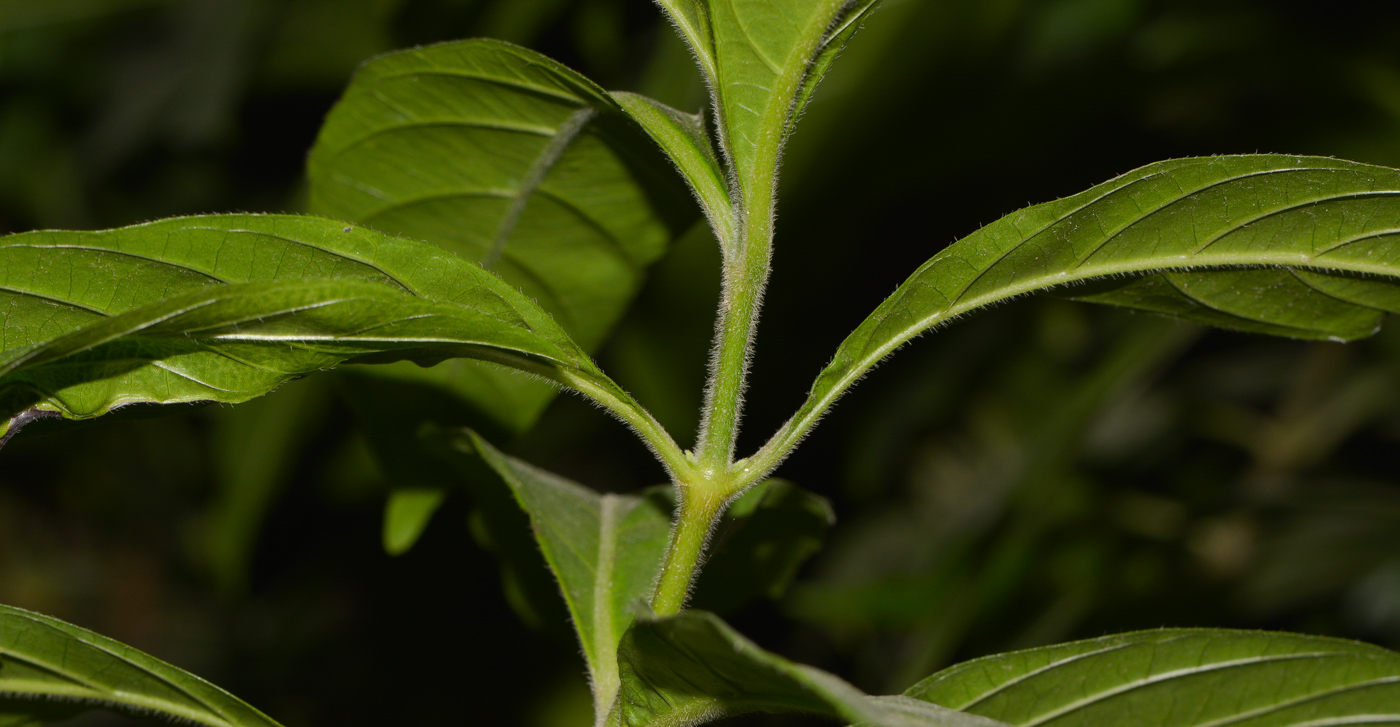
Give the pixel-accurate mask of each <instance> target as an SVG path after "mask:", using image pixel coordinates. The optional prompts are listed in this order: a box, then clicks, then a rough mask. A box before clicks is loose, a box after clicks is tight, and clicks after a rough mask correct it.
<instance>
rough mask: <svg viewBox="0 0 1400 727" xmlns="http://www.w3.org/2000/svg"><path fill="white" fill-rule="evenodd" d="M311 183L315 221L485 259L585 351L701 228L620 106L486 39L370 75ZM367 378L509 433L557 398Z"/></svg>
mask: <svg viewBox="0 0 1400 727" xmlns="http://www.w3.org/2000/svg"><path fill="white" fill-rule="evenodd" d="M308 182H309V188H310V201H309V204H310V209H311V211H312V212H313V213H315V214H321V215H325V216H328V217H333V218H336V219H344V220H350V221H354V222H356V223H361V224H365V225H368V226H370V227H373V228H374V229H377V230H381V231H384V232H387V233H391V234H395V235H400V236H403V237H409V238H412V239H417V240H423V241H426V242H429V243H432V244H434V245H437V246H439V247H442V248H444V249H446V250H450V251H452V252H454V253H456V254H457V255H459V256H461V257H463V258H465V259H468V260H473V261H476V262H479V263H481V264H482V265H483V266H485V267H487V268H489V269H491V270H493V271H495V272H496V273H498V274H499V275H500V276H501V278H502V279H504V280H505V281H507V282H508V283H510V284H512V285H514V286H516V287H517V288H519V289H520V290H522V291H524V292H525V294H526V295H528V296H529V297H531V298H533V299H534V300H536V301H538V302H539V304H540V305H541V306H542V307H543V308H544V309H545V310H546V311H548V312H549V313H550V314H551V315H552V316H553V317H554V318H555V319H556V320H557V321H558V322H559V323H560V325H562V326H563V328H564V329H565V330H566V331H567V332H568V333H569V334H570V336H572V337H573V338H574V340H576V341H577V342H578V343H579V344H580V346H581V347H582V348H583V349H584V350H585V351H590V352H591V351H593V350H595V349H596V348H597V346H598V345H599V344H600V343H601V342H602V340H603V339H604V337H605V336H606V335H607V333H608V331H610V330H611V329H612V327H613V325H614V324H615V323H616V322H617V320H618V319H619V317H620V316H621V314H622V312H623V311H624V310H625V308H626V305H627V304H628V303H629V302H630V300H631V299H632V297H633V296H634V295H635V293H636V292H637V290H638V289H639V287H640V285H641V282H642V279H643V275H644V271H645V269H646V267H647V266H648V265H650V264H651V263H652V262H654V261H655V260H657V259H658V258H659V257H660V256H661V255H662V254H664V252H665V251H666V249H667V246H668V244H669V243H670V241H671V240H673V239H674V238H675V237H677V236H678V235H679V234H680V233H681V232H683V231H684V230H685V229H686V228H687V227H688V226H689V225H690V223H691V222H692V221H693V220H694V219H695V217H696V210H695V206H694V203H693V202H692V201H691V199H690V196H689V195H688V194H687V193H686V191H685V188H684V185H682V184H681V183H680V180H679V179H677V177H676V175H675V173H674V171H673V169H672V165H671V164H670V163H669V162H668V161H667V160H666V158H665V156H664V155H663V154H661V153H660V152H659V150H658V149H657V148H656V144H655V143H654V142H653V141H652V140H651V139H649V138H648V137H647V135H646V134H645V133H644V132H643V130H642V129H641V128H640V127H639V126H638V125H637V124H636V123H634V122H633V121H632V120H631V118H630V117H629V116H628V114H627V113H626V112H625V111H624V110H623V109H622V107H621V106H619V105H618V103H617V102H616V101H615V100H614V99H613V98H612V97H611V96H609V95H608V94H607V93H605V92H604V91H602V90H601V89H599V88H598V87H597V86H596V85H594V84H593V83H592V82H591V81H589V80H588V79H586V78H584V77H583V76H581V75H579V74H577V73H575V72H574V71H572V70H570V69H568V68H566V67H564V66H562V65H560V64H559V63H557V62H555V61H553V60H550V59H549V58H546V57H544V56H542V55H540V54H538V53H535V52H534V51H530V50H528V49H524V48H520V47H518V46H514V45H511V44H509V43H505V42H502V41H496V40H490V39H475V40H467V41H460V42H451V43H443V44H440V45H434V46H429V47H425V48H418V49H412V50H406V51H400V52H396V53H391V54H388V55H385V56H381V57H379V58H376V59H374V60H372V61H370V62H369V63H367V64H366V65H365V66H364V67H362V68H361V69H360V70H359V72H358V73H357V74H356V75H355V78H354V79H353V80H352V82H351V84H350V86H349V87H348V89H347V90H346V93H345V95H344V97H343V98H342V99H341V100H340V102H339V103H337V104H336V106H335V108H334V109H332V111H331V113H330V114H329V116H328V117H327V119H326V123H325V125H324V126H323V127H322V129H321V132H320V135H319V137H318V138H317V141H316V145H315V147H314V148H313V149H312V152H311V155H310V158H309V160H308ZM361 373H362V374H363V375H365V376H380V375H391V376H393V377H394V378H396V379H397V380H400V381H402V380H405V379H415V380H417V381H419V382H420V383H422V384H424V385H426V386H432V387H436V388H438V389H440V390H443V391H447V392H452V393H453V394H454V395H455V396H456V397H457V398H459V399H461V400H463V401H464V402H466V403H467V404H469V405H470V406H472V407H474V408H475V409H476V410H479V411H480V412H482V413H484V414H485V415H486V416H488V417H489V418H491V419H492V420H494V421H493V423H494V424H495V425H496V426H497V427H501V428H504V429H505V430H507V431H509V432H512V433H518V432H520V431H523V430H524V429H527V428H528V427H529V426H531V425H532V424H533V422H534V420H535V419H536V418H538V416H539V414H540V413H541V412H542V411H543V408H544V406H545V404H547V403H548V402H549V401H550V399H552V398H553V396H554V389H552V388H551V387H548V386H545V385H543V384H540V383H539V382H532V381H529V380H526V379H521V378H520V377H510V376H508V375H505V374H503V373H502V372H500V371H498V370H495V369H492V368H490V367H483V366H481V365H480V364H477V363H474V362H456V363H454V364H453V365H452V366H450V367H447V368H445V369H444V370H443V371H437V372H424V371H418V370H415V369H408V368H406V367H402V366H398V367H393V370H383V369H380V368H378V367H376V368H375V369H372V370H364V371H362V372H361ZM439 423H441V424H454V423H461V422H439ZM409 428H410V429H412V428H413V427H412V426H409Z"/></svg>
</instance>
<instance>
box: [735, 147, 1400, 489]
mask: <svg viewBox="0 0 1400 727" xmlns="http://www.w3.org/2000/svg"><path fill="white" fill-rule="evenodd" d="M1397 239H1400V171H1397V170H1394V169H1388V168H1385V167H1376V166H1369V165H1365V164H1357V163H1354V162H1347V161H1341V160H1337V159H1325V158H1317V157H1294V156H1277V155H1254V156H1227V157H1212V158H1200V159H1181V160H1175V161H1167V162H1160V163H1157V164H1152V165H1149V166H1146V167H1143V168H1142V169H1139V170H1137V171H1134V172H1131V173H1129V174H1126V175H1124V176H1122V177H1119V178H1117V179H1114V180H1112V181H1110V182H1107V183H1105V184H1101V185H1099V186H1097V187H1094V188H1093V189H1090V190H1089V191H1087V192H1084V193H1082V194H1078V195H1075V196H1073V197H1068V198H1065V199H1062V200H1059V201H1056V202H1051V203H1048V204H1042V205H1037V206H1035V207H1030V208H1027V209H1025V210H1022V211H1020V212H1017V213H1014V214H1012V215H1008V216H1006V217H1003V218H1002V219H1000V220H997V221H996V222H993V223H992V224H990V225H988V226H986V227H984V228H982V229H981V230H978V231H977V232H975V233H973V234H972V235H969V236H968V237H966V238H964V239H962V240H959V241H958V242H956V243H954V244H952V245H950V246H949V247H947V248H946V249H944V250H943V251H942V252H940V253H938V254H937V255H935V256H934V257H933V258H932V259H931V260H929V261H928V262H927V263H925V264H924V265H923V266H922V267H920V268H919V269H918V270H917V271H916V272H915V273H914V274H913V275H912V276H910V278H909V279H908V280H907V281H905V282H904V284H903V285H901V286H900V287H899V289H898V290H896V291H895V292H894V294H893V295H891V296H890V297H889V298H887V299H886V300H885V301H884V302H883V303H881V304H880V307H879V308H877V309H876V310H875V312H874V313H873V314H871V316H870V317H869V318H867V319H866V320H865V322H863V323H862V324H861V325H860V326H859V327H858V328H857V329H856V330H855V332H853V333H852V334H851V335H850V336H848V337H847V338H846V340H845V341H844V342H843V343H842V344H841V347H840V348H839V349H838V350H837V352H836V355H835V357H834V358H833V360H832V362H831V364H830V365H828V366H827V367H826V369H825V370H824V371H822V373H821V375H820V376H818V378H817V381H816V383H815V384H814V385H813V387H812V390H811V393H810V394H809V397H808V400H807V402H806V403H805V404H804V405H803V407H802V409H801V410H800V411H799V412H798V413H797V415H796V416H795V417H794V418H793V419H792V420H791V421H790V422H789V423H788V424H787V425H786V426H785V427H784V428H783V430H782V431H780V432H779V433H778V435H777V436H775V437H774V440H773V441H772V442H770V443H769V445H767V446H766V447H765V449H766V452H765V456H764V458H762V459H763V460H764V462H765V464H766V463H767V462H768V461H771V460H769V459H768V458H769V457H771V456H772V455H773V454H775V453H783V452H786V451H788V449H790V448H791V446H792V445H793V444H795V443H796V441H797V439H798V438H800V437H801V435H802V434H803V433H805V432H806V431H807V430H808V429H810V428H811V426H812V425H813V424H814V423H815V421H816V419H817V418H818V417H819V416H820V415H821V413H822V412H823V411H825V410H826V409H827V408H828V407H830V406H831V404H832V403H833V402H834V401H835V400H836V398H837V397H839V396H840V395H841V394H842V393H844V392H845V391H846V389H848V388H849V387H850V386H851V385H852V384H854V383H855V382H856V381H857V380H859V378H860V377H861V376H863V375H865V373H866V372H867V371H869V370H870V369H871V367H873V366H874V365H875V364H877V363H878V362H879V361H880V360H881V359H883V358H884V357H885V356H887V355H889V354H890V353H891V352H893V351H894V350H895V349H897V348H899V347H900V346H902V345H904V344H905V343H907V342H908V341H909V340H910V339H912V338H914V337H915V336H917V335H919V334H921V333H923V332H924V331H927V330H929V329H930V328H933V327H935V326H938V325H941V324H945V323H948V322H949V321H952V320H953V319H955V318H957V317H958V316H961V315H964V314H966V313H969V312H971V311H974V310H977V309H978V308H982V307H984V306H988V305H992V304H995V303H998V302H1000V301H1004V300H1007V299H1010V298H1013V297H1015V296H1018V295H1024V294H1027V293H1032V292H1036V291H1040V290H1046V289H1050V288H1062V289H1063V292H1064V293H1066V294H1067V295H1069V296H1070V297H1073V298H1077V299H1079V300H1086V301H1092V302H1098V303H1107V304H1112V305H1121V306H1127V307H1131V308H1137V309H1140V310H1148V311H1154V312H1158V313H1165V314H1168V315H1172V316H1175V317H1178V318H1183V319H1186V320H1191V321H1196V322H1201V323H1208V324H1211V325H1216V326H1222V327H1226V328H1233V329H1236V330H1242V331H1252V332H1258V333H1269V334H1274V335H1282V336H1289V337H1293V338H1309V339H1331V340H1351V339H1355V338H1361V337H1364V336H1368V335H1370V334H1372V333H1374V332H1375V331H1376V330H1377V327H1378V326H1379V324H1380V320H1381V318H1382V317H1383V315H1384V314H1385V313H1386V312H1393V311H1400V287H1397V286H1396V276H1397V275H1400V246H1397V245H1396V244H1395V242H1396V240H1397ZM1086 281H1094V282H1093V284H1090V285H1083V283H1085V282H1086ZM1076 284H1079V285H1076ZM1066 286H1073V287H1066ZM756 476H757V475H756Z"/></svg>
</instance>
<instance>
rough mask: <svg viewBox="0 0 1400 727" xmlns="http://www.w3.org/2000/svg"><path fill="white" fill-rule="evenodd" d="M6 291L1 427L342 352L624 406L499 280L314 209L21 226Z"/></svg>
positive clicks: (235, 386)
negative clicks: (102, 224)
mask: <svg viewBox="0 0 1400 727" xmlns="http://www.w3.org/2000/svg"><path fill="white" fill-rule="evenodd" d="M0 300H3V301H4V304H5V308H4V310H5V317H4V322H5V328H4V333H3V338H0V416H3V421H5V422H6V423H7V424H6V427H5V430H6V431H5V432H4V433H6V434H8V433H10V432H12V431H13V429H14V425H15V424H16V423H23V422H24V421H26V420H28V419H32V418H33V417H34V414H32V413H29V414H26V412H34V411H39V412H58V413H61V414H62V415H63V416H65V417H68V418H70V419H83V418H90V417H95V416H99V415H101V414H104V413H106V412H108V411H110V410H112V409H113V408H115V407H119V406H125V405H128V404H133V403H138V402H152V403H176V402H189V401H219V402H227V403H236V402H241V401H246V400H248V399H251V398H254V397H257V396H261V395H263V394H265V393H267V392H268V391H271V390H272V389H274V388H276V387H277V386H278V385H280V384H281V383H283V382H284V381H286V380H288V379H290V378H293V377H295V376H300V375H304V374H308V373H312V372H315V371H319V370H323V369H326V368H330V367H332V366H335V365H337V364H340V363H342V362H344V361H347V360H388V361H392V360H400V359H409V360H417V361H420V362H422V361H427V362H433V361H438V360H442V359H444V358H451V357H473V358H482V359H486V360H490V361H493V362H496V363H499V364H503V365H506V366H511V367H514V368H519V369H523V370H527V371H529V372H531V373H534V374H537V375H541V376H547V377H551V378H554V379H556V380H560V381H563V380H569V381H571V382H572V383H571V384H570V385H573V386H577V387H581V388H584V389H590V388H592V387H600V388H598V390H597V391H598V393H601V392H603V391H604V390H607V391H608V392H609V393H606V394H602V395H603V396H604V397H605V398H607V397H620V398H616V399H615V401H622V400H624V399H627V398H628V397H627V396H626V394H625V393H622V392H621V390H620V389H618V388H617V387H616V385H614V384H611V383H609V382H608V381H607V379H606V378H605V377H603V376H602V374H601V373H600V372H598V371H597V368H596V367H594V365H593V364H592V362H591V361H590V360H589V358H588V356H587V355H586V354H584V353H583V352H582V351H581V350H579V348H578V347H577V346H576V345H574V344H573V342H572V341H571V340H570V339H569V337H568V336H567V335H566V334H565V333H564V332H563V331H562V330H561V329H560V328H559V326H558V325H556V324H555V323H554V321H553V320H551V319H550V317H549V315H548V314H546V313H545V312H544V311H542V310H540V308H539V307H538V306H536V305H535V304H534V303H533V302H532V301H530V300H529V299H528V298H526V297H525V296H524V295H522V294H521V293H520V292H519V291H517V290H515V289H514V288H512V287H511V286H509V285H508V284H506V283H505V282H503V281H502V280H500V279H499V278H497V277H496V276H494V275H492V274H491V273H490V272H488V271H486V270H483V269H481V268H480V267H479V266H477V265H474V264H472V263H469V262H466V261H464V260H461V259H460V258H457V257H455V256H453V255H451V254H450V253H446V252H444V251H442V250H440V249H438V248H436V247H433V246H431V245H426V244H423V243H417V242H412V241H409V240H402V239H396V238H392V237H388V236H386V235H382V234H379V233H376V232H372V231H369V230H365V229H363V228H358V227H354V226H346V225H345V224H344V223H340V222H333V221H330V220H324V219H319V218H314V217H296V216H279V215H269V216H259V215H226V216H209V217H188V218H177V219H170V220H163V221H160V222H153V223H149V224H145V225H136V226H133V227H125V228H121V229H117V230H106V231H100V232H62V231H41V232H29V233H22V234H18V235H10V236H8V237H4V238H0ZM625 406H634V405H625Z"/></svg>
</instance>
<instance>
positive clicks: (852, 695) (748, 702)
mask: <svg viewBox="0 0 1400 727" xmlns="http://www.w3.org/2000/svg"><path fill="white" fill-rule="evenodd" d="M618 660H619V662H620V664H621V670H622V691H621V693H620V694H619V696H618V701H617V704H616V705H615V707H614V708H613V711H612V713H611V714H610V715H609V718H608V724H609V725H612V726H613V727H621V726H624V725H625V726H627V727H642V726H643V725H653V726H655V725H667V726H668V727H670V726H680V725H693V724H700V723H702V722H708V721H711V720H715V719H719V718H722V717H726V716H732V715H737V714H745V713H749V712H809V713H814V714H819V715H823V716H827V717H832V718H836V719H843V720H847V721H850V722H855V723H858V724H861V725H869V726H870V727H935V726H937V727H963V726H965V727H993V726H994V725H997V724H999V723H998V722H994V721H992V720H989V719H986V718H984V717H978V716H974V715H970V714H964V713H961V712H955V711H952V710H948V709H940V708H936V707H935V708H933V709H929V708H928V707H929V706H932V705H928V704H923V705H920V704H917V703H916V702H914V701H913V700H908V699H901V698H899V697H870V696H868V695H866V694H864V693H862V692H861V691H860V690H858V689H856V688H855V687H853V686H851V685H850V684H847V683H846V682H844V681H842V680H841V679H839V678H837V677H836V676H834V675H832V674H828V673H826V672H824V671H821V670H819V669H814V668H812V667H809V666H805V665H802V664H795V663H793V662H791V661H788V660H787V659H784V658H782V657H780V656H778V655H776V654H772V653H770V652H767V651H764V650H763V649H761V648H759V647H758V646H757V645H755V644H754V643H753V642H752V641H749V640H748V639H746V638H744V637H743V636H742V635H740V634H739V633H738V632H736V631H734V629H732V628H730V627H729V626H728V625H727V624H725V623H724V622H723V621H721V620H720V619H719V618H718V617H717V616H715V615H714V614H711V613H706V612H704V611H694V610H692V611H685V612H683V613H681V614H680V615H678V616H674V617H672V618H668V619H662V620H641V621H638V622H637V624H636V625H635V626H633V627H632V630H631V631H629V632H628V633H627V636H626V638H625V639H624V640H623V642H622V646H621V648H620V649H619V651H618Z"/></svg>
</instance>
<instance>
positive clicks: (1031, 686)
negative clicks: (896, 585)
mask: <svg viewBox="0 0 1400 727" xmlns="http://www.w3.org/2000/svg"><path fill="white" fill-rule="evenodd" d="M905 694H907V695H909V696H911V697H915V698H918V699H922V700H925V701H928V702H932V703H934V704H939V705H942V706H945V707H949V708H951V709H958V710H966V711H968V712H971V713H974V714H980V715H984V716H987V717H991V718H993V719H998V720H1002V721H1003V722H1006V723H1008V724H1012V725H1024V726H1026V727H1029V726H1031V725H1042V724H1048V723H1054V724H1056V725H1063V726H1065V727H1070V726H1072V725H1086V726H1087V725H1110V724H1132V725H1143V726H1144V727H1148V726H1150V727H1177V726H1180V727H1186V726H1187V725H1191V726H1192V727H1197V726H1204V725H1232V726H1236V725H1237V726H1238V727H1264V726H1265V725H1352V724H1400V654H1396V653H1394V652H1391V651H1386V650H1385V649H1381V648H1378V647H1375V646H1370V645H1368V644H1361V643H1357V642H1354V641H1343V640H1340V639H1329V638H1322V637H1317V636H1298V635H1293V634H1279V633H1264V632H1257V631H1216V630H1207V629H1165V630H1161V631H1143V632H1139V633H1131V634H1123V635H1120V636H1108V637H1104V638H1100V639H1092V640H1089V641H1079V642H1075V643H1071V644H1061V645H1058V646H1049V647H1045V648H1041V649H1031V650H1029V651H1018V652H1014V653H1010V654H999V655H996V656H989V657H985V658H982V659H976V660H973V661H969V662H966V663H963V664H959V665H957V666H954V667H951V668H949V669H946V670H944V671H942V672H939V673H938V674H935V675H933V676H931V677H929V678H928V679H925V680H924V681H922V682H920V683H918V684H916V685H914V686H913V687H911V688H910V689H909V690H908V691H907V692H905Z"/></svg>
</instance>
